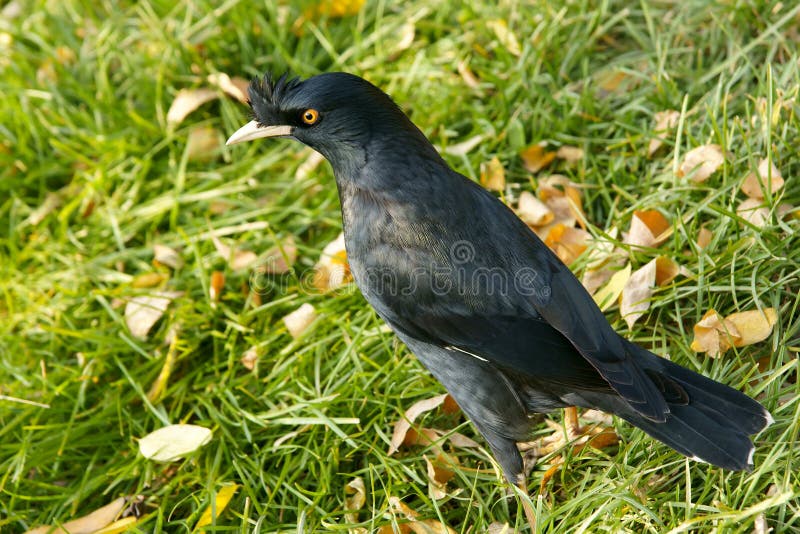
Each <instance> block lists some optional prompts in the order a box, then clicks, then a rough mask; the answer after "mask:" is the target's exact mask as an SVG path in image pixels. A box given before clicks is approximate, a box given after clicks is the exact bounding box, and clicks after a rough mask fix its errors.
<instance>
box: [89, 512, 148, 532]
mask: <svg viewBox="0 0 800 534" xmlns="http://www.w3.org/2000/svg"><path fill="white" fill-rule="evenodd" d="M138 521H139V520H138V519H137V518H136V517H134V516H128V517H123V518H122V519H117V520H116V521H114V522H113V523H110V524H108V525H107V526H105V527H103V528H101V529H100V530H95V531H93V532H92V534H121V533H122V532H131V529H132V528H133V527H134V526H135V525H136V523H137V522H138Z"/></svg>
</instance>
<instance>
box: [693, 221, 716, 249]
mask: <svg viewBox="0 0 800 534" xmlns="http://www.w3.org/2000/svg"><path fill="white" fill-rule="evenodd" d="M713 237H714V234H712V233H711V230H709V229H708V228H706V227H705V226H703V227H701V228H700V230H698V232H697V248H699V249H700V250H703V249H705V248H706V247H708V245H710V244H711V239H712V238H713Z"/></svg>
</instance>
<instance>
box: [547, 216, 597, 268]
mask: <svg viewBox="0 0 800 534" xmlns="http://www.w3.org/2000/svg"><path fill="white" fill-rule="evenodd" d="M588 241H589V232H587V231H586V230H581V229H580V228H573V227H568V226H564V225H563V224H556V225H555V226H553V227H552V228H551V229H550V232H549V233H548V234H547V237H546V238H545V240H544V244H545V245H547V246H548V247H550V249H551V250H552V251H553V252H555V253H556V256H558V257H559V259H560V260H561V261H563V262H564V263H565V264H566V265H570V264H571V263H572V262H573V261H575V260H576V259H577V258H578V256H580V255H581V254H583V252H584V251H585V250H586V247H587V246H588Z"/></svg>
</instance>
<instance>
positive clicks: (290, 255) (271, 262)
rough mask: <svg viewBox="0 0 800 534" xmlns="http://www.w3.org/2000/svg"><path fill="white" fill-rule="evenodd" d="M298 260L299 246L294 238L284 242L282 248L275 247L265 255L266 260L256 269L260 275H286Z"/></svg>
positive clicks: (288, 238) (290, 237)
mask: <svg viewBox="0 0 800 534" xmlns="http://www.w3.org/2000/svg"><path fill="white" fill-rule="evenodd" d="M296 260H297V245H296V244H295V242H294V238H293V237H292V236H289V237H287V238H286V239H284V240H283V242H282V243H281V244H280V246H274V247H272V248H271V249H269V250H268V251H267V252H266V253H264V259H263V261H261V262H260V264H259V265H258V268H257V269H256V270H257V271H258V272H260V273H266V274H284V273H288V272H289V271H290V270H291V269H292V265H294V262H295V261H296Z"/></svg>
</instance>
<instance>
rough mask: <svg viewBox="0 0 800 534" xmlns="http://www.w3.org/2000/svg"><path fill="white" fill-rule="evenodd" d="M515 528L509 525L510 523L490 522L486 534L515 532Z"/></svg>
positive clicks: (512, 533) (510, 533) (511, 533)
mask: <svg viewBox="0 0 800 534" xmlns="http://www.w3.org/2000/svg"><path fill="white" fill-rule="evenodd" d="M514 532H515V531H514V529H512V528H511V527H510V526H508V523H500V522H499V521H494V522H492V523H490V524H489V526H488V527H487V529H486V534H514Z"/></svg>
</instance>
